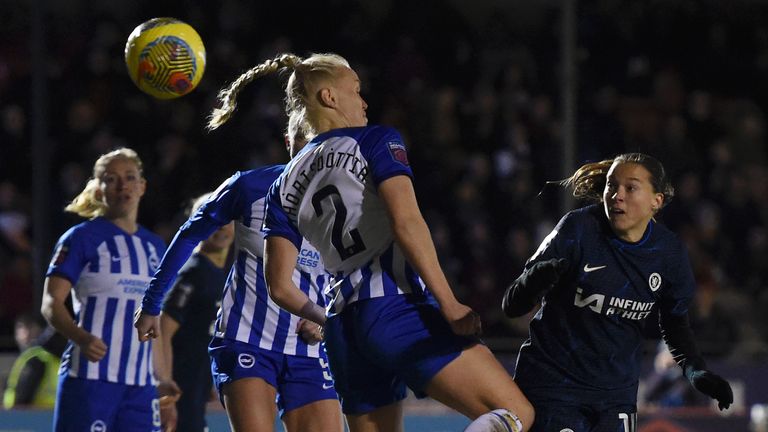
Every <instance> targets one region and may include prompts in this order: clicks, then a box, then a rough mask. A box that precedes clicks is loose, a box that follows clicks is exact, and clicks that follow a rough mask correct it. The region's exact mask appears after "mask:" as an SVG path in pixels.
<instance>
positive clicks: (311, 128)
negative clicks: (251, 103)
mask: <svg viewBox="0 0 768 432" xmlns="http://www.w3.org/2000/svg"><path fill="white" fill-rule="evenodd" d="M340 67H346V68H349V62H348V61H347V60H346V59H344V57H342V56H340V55H338V54H332V53H326V54H312V55H311V56H309V57H307V58H306V59H302V58H301V57H298V56H297V55H295V54H282V55H279V56H277V57H275V58H274V59H271V60H267V61H265V62H264V63H262V64H260V65H258V66H255V67H253V68H251V69H249V70H248V71H246V72H245V73H243V74H242V75H240V76H239V77H238V78H237V79H236V80H235V81H233V82H232V84H230V85H229V86H228V87H226V88H224V89H223V90H221V92H220V93H219V97H218V99H219V101H220V103H221V107H220V108H214V110H213V111H212V112H211V116H210V118H209V120H208V125H207V126H206V128H207V129H208V130H214V129H216V128H218V127H219V126H221V125H223V124H224V123H226V122H227V120H229V118H230V117H231V116H232V113H234V111H235V107H236V106H237V95H238V94H239V93H240V91H241V90H242V89H243V87H245V86H246V85H248V84H249V83H250V82H251V81H253V80H255V79H256V78H261V77H263V76H265V75H269V74H272V73H275V72H284V71H291V75H290V77H289V78H288V82H287V83H286V86H285V113H286V115H287V116H288V130H287V132H288V133H289V134H290V133H292V132H298V133H297V134H296V135H294V136H296V137H303V138H304V139H306V140H310V139H312V138H313V137H314V136H315V135H317V133H316V127H315V124H316V122H315V119H313V118H312V114H311V112H310V101H309V96H308V93H307V89H309V88H315V86H317V85H318V83H320V82H321V81H322V80H327V79H333V78H334V76H335V74H336V72H337V70H338V68H340ZM289 136H290V135H289Z"/></svg>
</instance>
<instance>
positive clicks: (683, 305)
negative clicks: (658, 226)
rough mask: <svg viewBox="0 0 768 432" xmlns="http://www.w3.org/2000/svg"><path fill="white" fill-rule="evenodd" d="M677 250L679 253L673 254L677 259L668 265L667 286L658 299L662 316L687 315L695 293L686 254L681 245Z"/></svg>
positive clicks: (691, 272)
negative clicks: (668, 276) (669, 270)
mask: <svg viewBox="0 0 768 432" xmlns="http://www.w3.org/2000/svg"><path fill="white" fill-rule="evenodd" d="M679 248H680V249H679V253H676V254H675V256H676V258H677V259H676V260H672V262H671V265H670V269H671V272H670V275H671V277H670V280H669V281H667V284H668V286H666V287H663V289H662V293H661V297H660V299H659V313H662V314H670V315H677V316H681V315H685V314H687V313H688V306H689V305H690V304H691V301H692V300H693V295H694V293H695V291H696V280H695V278H694V276H693V270H692V269H691V264H690V262H689V260H688V252H687V251H686V250H685V247H684V246H683V245H682V244H680V245H679Z"/></svg>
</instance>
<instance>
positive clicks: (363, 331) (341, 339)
mask: <svg viewBox="0 0 768 432" xmlns="http://www.w3.org/2000/svg"><path fill="white" fill-rule="evenodd" d="M477 342H478V341H477V339H475V338H467V337H461V336H457V335H456V334H454V333H453V331H452V330H451V327H450V326H449V325H448V322H447V321H445V318H443V316H442V315H441V314H440V310H439V309H438V307H437V305H435V304H434V303H432V302H430V301H428V300H427V299H426V298H424V297H421V296H412V295H395V296H386V297H377V298H373V299H367V300H360V301H357V302H355V303H352V304H350V305H347V306H346V307H345V308H344V310H343V311H342V312H341V313H340V314H338V315H335V316H333V317H331V318H329V319H328V321H327V322H326V325H325V344H326V345H325V346H326V349H327V351H328V358H329V360H330V362H331V370H332V371H333V375H334V378H335V379H336V391H338V392H339V396H340V399H341V404H342V410H343V411H344V413H345V414H364V413H367V412H371V411H373V410H375V409H377V408H380V407H383V406H386V405H389V404H391V403H394V402H397V401H399V400H402V399H404V398H405V396H406V385H407V386H408V387H410V388H411V390H413V391H414V393H416V396H418V397H424V396H425V394H424V390H425V388H426V386H427V384H429V381H430V380H431V379H432V378H433V377H434V376H435V375H436V374H437V373H438V372H439V371H440V370H441V369H442V368H443V367H445V365H447V364H448V363H450V362H451V361H453V360H454V359H455V358H457V357H458V356H459V354H461V351H462V350H463V349H464V348H466V347H468V346H471V345H474V344H476V343H477Z"/></svg>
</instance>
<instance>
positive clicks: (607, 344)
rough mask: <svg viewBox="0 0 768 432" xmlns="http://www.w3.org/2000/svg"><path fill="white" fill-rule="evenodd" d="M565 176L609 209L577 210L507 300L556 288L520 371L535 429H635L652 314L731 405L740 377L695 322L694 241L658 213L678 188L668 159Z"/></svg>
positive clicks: (683, 361) (534, 324) (699, 385)
mask: <svg viewBox="0 0 768 432" xmlns="http://www.w3.org/2000/svg"><path fill="white" fill-rule="evenodd" d="M564 184H565V185H568V186H572V187H573V188H574V195H575V196H576V197H579V198H586V199H594V200H596V201H599V202H601V203H602V205H591V206H588V207H585V208H581V209H578V210H575V211H572V212H570V213H568V214H567V215H565V216H564V217H563V218H562V219H561V220H560V222H559V223H558V225H557V226H556V227H555V229H554V230H553V231H552V233H551V234H550V235H549V236H548V237H547V238H546V239H544V241H543V242H542V244H541V246H539V249H538V250H537V251H536V253H535V254H534V255H533V256H532V257H531V258H530V259H529V260H528V262H527V263H526V265H525V271H524V272H523V273H522V275H521V276H520V277H519V278H517V280H515V282H514V283H513V284H512V285H511V286H510V287H509V289H508V290H507V291H506V293H505V295H504V298H503V301H502V307H503V309H504V311H505V313H506V314H507V315H508V316H510V317H516V316H521V315H524V314H526V313H528V312H529V311H530V310H531V309H532V308H533V307H534V306H535V305H536V304H537V303H538V301H539V300H540V299H541V297H542V296H544V297H543V300H542V306H541V308H540V309H539V310H538V312H537V313H536V315H535V316H534V318H533V319H532V320H531V323H530V338H529V339H528V340H527V341H526V342H525V343H524V344H523V346H522V347H521V348H520V354H519V356H518V360H517V368H516V373H515V380H516V381H517V382H518V384H519V385H520V387H521V388H522V389H523V391H524V392H525V394H526V395H527V396H528V398H529V399H530V400H531V402H532V403H533V405H534V407H535V408H536V420H535V422H534V425H533V427H532V428H531V431H541V432H544V431H547V432H549V431H573V432H593V431H594V432H598V431H599V432H604V431H605V432H634V431H635V430H636V411H637V409H636V404H637V386H638V379H639V366H640V355H641V354H642V352H641V343H642V328H643V325H644V321H645V320H646V319H649V318H651V319H658V320H659V326H660V329H661V333H662V335H663V337H664V340H665V342H666V343H667V345H668V347H669V349H670V351H671V353H672V355H673V356H674V358H675V360H676V361H677V363H678V364H679V365H680V366H681V367H682V369H683V371H684V374H685V376H686V377H687V378H688V379H689V380H690V382H691V384H692V385H693V386H694V387H695V388H696V389H698V390H699V391H701V392H702V393H704V394H706V395H708V396H710V397H712V398H714V399H716V400H717V402H718V404H719V406H720V409H725V408H727V407H728V406H729V405H730V404H731V403H732V402H733V393H732V391H731V388H730V385H729V384H728V382H727V381H725V380H724V379H723V378H721V377H719V376H718V375H715V374H714V373H712V372H710V371H708V370H707V368H706V364H705V362H704V360H703V359H702V357H701V355H700V354H699V351H698V349H697V348H696V344H695V342H694V337H693V334H692V332H691V330H690V327H689V325H688V305H689V303H690V301H691V298H692V297H693V294H694V289H695V281H694V278H693V273H692V271H691V266H690V263H689V261H688V255H687V252H686V250H685V246H684V245H683V244H682V242H681V241H680V240H679V239H678V238H677V236H675V235H674V234H673V233H672V232H670V231H669V230H668V229H667V228H666V227H664V226H663V225H661V224H658V223H656V221H655V220H654V219H653V218H654V215H655V214H656V213H657V212H658V211H659V210H660V209H661V208H662V207H663V206H664V205H666V204H667V203H668V202H669V201H670V199H671V198H672V195H673V191H674V190H673V189H672V186H671V185H670V184H669V181H668V180H667V176H666V174H665V171H664V167H663V166H662V165H661V163H660V162H659V161H657V160H656V159H654V158H653V157H650V156H648V155H645V154H641V153H629V154H623V155H620V156H617V157H616V158H614V159H610V160H606V161H602V162H598V163H592V164H587V165H585V166H583V167H581V168H580V169H579V170H577V171H576V173H575V174H574V175H573V176H572V177H571V178H569V179H567V180H566V181H565V182H564Z"/></svg>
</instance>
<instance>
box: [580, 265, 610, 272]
mask: <svg viewBox="0 0 768 432" xmlns="http://www.w3.org/2000/svg"><path fill="white" fill-rule="evenodd" d="M606 267H608V266H597V267H590V266H589V264H584V273H589V272H593V271H595V270H600V269H604V268H606Z"/></svg>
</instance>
